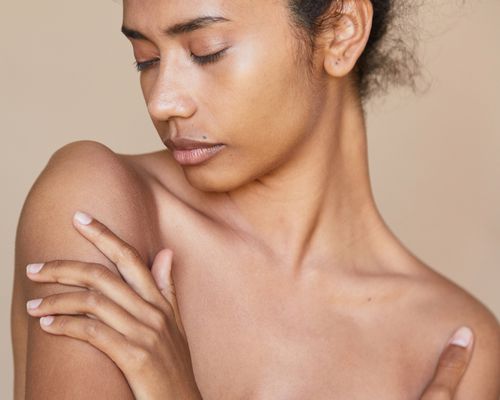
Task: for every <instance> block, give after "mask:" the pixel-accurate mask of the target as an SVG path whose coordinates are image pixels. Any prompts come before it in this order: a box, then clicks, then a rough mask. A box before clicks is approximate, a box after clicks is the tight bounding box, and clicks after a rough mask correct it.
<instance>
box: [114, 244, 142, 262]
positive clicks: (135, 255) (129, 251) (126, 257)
mask: <svg viewBox="0 0 500 400" xmlns="http://www.w3.org/2000/svg"><path fill="white" fill-rule="evenodd" d="M117 259H118V260H119V261H130V260H132V261H137V260H140V259H141V257H140V255H139V252H138V251H137V250H136V249H135V248H134V247H132V246H129V245H128V244H124V245H122V246H121V247H120V250H119V252H118V254H117Z"/></svg>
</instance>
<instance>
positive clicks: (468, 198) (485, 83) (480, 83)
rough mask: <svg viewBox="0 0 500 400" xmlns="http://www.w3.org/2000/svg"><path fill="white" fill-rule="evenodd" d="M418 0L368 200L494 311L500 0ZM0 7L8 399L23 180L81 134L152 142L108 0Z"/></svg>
mask: <svg viewBox="0 0 500 400" xmlns="http://www.w3.org/2000/svg"><path fill="white" fill-rule="evenodd" d="M461 3H462V2H461V1H459V0H446V1H445V0H441V1H438V0H433V1H431V0H427V5H426V6H425V8H424V10H423V13H422V14H421V15H422V18H421V22H420V24H421V26H420V27H419V28H418V32H419V36H420V37H421V45H420V58H421V60H422V62H423V64H424V66H425V77H426V79H427V82H428V83H429V84H430V89H429V90H428V91H427V93H426V94H425V95H421V96H415V95H413V94H411V93H410V92H408V91H393V92H392V93H391V94H390V95H389V96H388V97H387V98H386V101H385V102H380V101H379V102H378V103H377V104H373V105H371V106H370V108H369V114H368V128H369V149H370V150H369V154H370V168H371V175H372V181H373V186H374V192H375V196H376V200H377V203H378V205H379V207H380V209H381V212H382V214H383V215H384V216H385V219H386V221H387V222H388V224H389V226H391V227H392V229H393V230H394V231H395V232H396V234H397V235H398V236H399V237H400V239H401V240H402V241H403V243H404V244H405V245H406V246H408V247H409V248H410V249H411V250H412V251H413V252H414V253H415V254H416V255H417V256H418V257H420V258H421V259H422V260H424V261H425V262H427V263H429V264H430V265H431V266H433V267H434V268H435V269H436V270H438V271H440V272H441V273H443V274H444V275H446V276H448V277H449V278H451V279H452V280H454V281H455V282H457V283H458V284H459V285H461V286H462V287H464V288H466V289H467V290H468V291H470V292H471V293H472V294H474V295H475V296H476V297H477V298H479V299H480V300H481V301H482V302H483V303H484V304H486V305H487V306H488V307H489V308H490V309H491V310H492V311H493V312H494V313H495V314H496V315H497V317H499V316H500V291H499V285H498V282H499V279H500V269H499V267H500V211H499V204H500V157H499V153H500V79H499V77H498V73H499V71H500V48H499V44H498V41H499V39H500V24H499V23H498V21H499V20H500V2H499V1H498V0H489V1H487V0H483V1H480V0H475V1H470V0H469V1H467V4H466V5H461ZM6 4H8V6H7V7H6ZM1 8H2V10H1V11H0V37H1V41H0V109H1V118H0V129H1V130H0V132H1V135H2V142H1V143H2V150H3V151H2V158H1V161H0V163H1V165H0V173H1V178H2V182H4V188H5V189H4V191H3V195H2V199H1V207H2V208H1V210H2V224H1V241H0V246H1V252H0V257H1V265H2V268H1V270H0V296H1V297H0V311H1V315H2V321H1V324H0V357H1V362H0V368H1V373H0V398H2V399H9V398H12V379H13V376H12V353H11V341H10V340H11V339H10V321H9V314H10V301H11V295H12V277H13V263H14V239H15V229H16V224H17V219H18V216H19V212H20V209H21V206H22V203H23V201H24V198H25V196H26V194H27V192H28V190H29V188H30V187H31V184H32V183H33V181H34V180H35V178H36V177H37V175H38V174H39V172H40V171H41V169H42V168H43V167H44V165H45V163H46V162H47V160H48V158H49V157H50V155H51V154H52V153H53V152H54V151H55V150H56V149H57V148H59V147H61V146H62V145H64V144H66V143H68V142H71V141H74V140H79V139H92V140H97V141H100V142H103V143H105V144H106V145H108V146H109V147H111V148H112V149H114V150H115V151H117V152H121V153H140V152H148V151H153V150H157V149H160V148H162V146H163V145H162V143H161V142H160V141H159V139H158V138H157V135H156V132H155V130H154V127H153V125H152V123H151V122H150V120H149V116H148V114H147V110H146V107H145V104H144V101H143V99H142V95H141V92H140V87H139V82H138V74H137V73H136V72H135V71H134V69H133V66H132V61H133V59H132V51H131V47H130V45H129V43H128V42H127V41H126V39H125V37H122V35H121V33H119V28H120V25H121V17H122V16H121V8H120V6H118V5H117V4H115V3H113V2H112V1H111V0H107V1H77V2H74V1H68V0H49V1H40V2H38V1H33V2H24V1H19V2H17V1H16V2H9V3H7V2H4V3H3V4H2V6H1Z"/></svg>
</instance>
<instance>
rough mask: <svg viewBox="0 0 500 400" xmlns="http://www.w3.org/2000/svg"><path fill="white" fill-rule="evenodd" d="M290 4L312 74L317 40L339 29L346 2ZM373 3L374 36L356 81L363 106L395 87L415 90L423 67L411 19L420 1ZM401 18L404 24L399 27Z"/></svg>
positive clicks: (356, 69) (323, 0) (360, 62)
mask: <svg viewBox="0 0 500 400" xmlns="http://www.w3.org/2000/svg"><path fill="white" fill-rule="evenodd" d="M286 1H288V8H289V11H290V13H291V17H292V18H291V22H292V24H291V25H292V28H293V32H294V33H295V34H296V36H297V38H298V39H299V41H300V42H301V46H300V49H302V50H303V51H301V52H299V54H300V56H301V57H306V61H307V62H308V64H309V72H310V71H311V68H312V54H313V53H314V50H315V39H316V37H317V36H318V34H320V33H321V32H322V31H324V30H325V29H330V28H331V27H332V26H333V27H334V26H335V23H336V22H337V21H338V19H340V17H341V16H342V10H343V7H344V0H286ZM371 3H372V5H373V20H372V27H371V31H370V36H369V39H368V42H367V44H366V47H365V49H364V51H363V53H362V55H361V56H360V57H359V59H358V60H357V62H356V66H355V67H354V70H353V77H352V78H353V83H354V84H355V87H356V88H357V90H358V92H359V96H360V100H361V102H362V103H363V104H364V103H365V102H366V101H367V100H368V99H369V98H371V97H372V96H374V95H380V94H382V93H385V92H387V89H388V87H389V86H391V85H392V86H411V87H412V88H413V90H415V88H416V85H415V81H416V78H417V77H418V76H419V75H420V63H419V60H418V58H417V56H416V55H415V48H416V43H417V42H416V36H415V30H414V29H413V27H414V24H412V23H411V22H412V21H411V19H410V17H411V16H415V11H416V7H418V6H419V5H420V1H419V0H371ZM332 8H333V9H332ZM400 17H403V21H402V23H400V24H399V25H398V22H399V18H400ZM331 24H333V25H331ZM396 28H397V29H396ZM406 33H409V34H410V35H409V36H408V35H406ZM407 36H408V37H407ZM304 44H305V46H304Z"/></svg>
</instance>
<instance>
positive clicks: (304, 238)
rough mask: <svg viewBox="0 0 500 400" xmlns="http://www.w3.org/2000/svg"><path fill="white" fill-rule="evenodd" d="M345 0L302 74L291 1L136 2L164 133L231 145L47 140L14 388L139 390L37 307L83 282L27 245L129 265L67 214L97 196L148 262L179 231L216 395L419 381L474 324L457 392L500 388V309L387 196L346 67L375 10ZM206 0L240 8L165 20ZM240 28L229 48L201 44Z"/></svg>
mask: <svg viewBox="0 0 500 400" xmlns="http://www.w3.org/2000/svg"><path fill="white" fill-rule="evenodd" d="M346 4H347V7H346V9H345V14H344V18H343V19H342V21H341V23H339V25H338V27H337V28H336V29H335V30H333V29H332V30H330V31H326V32H325V33H324V34H322V35H321V37H320V38H318V43H317V49H318V50H317V52H316V54H315V57H314V63H313V65H314V69H313V74H312V75H311V77H310V78H311V79H304V77H305V76H306V75H305V73H304V72H305V68H306V67H305V66H304V65H302V64H301V63H297V62H296V60H297V48H296V43H297V42H296V41H295V40H294V37H293V35H292V34H291V30H290V26H289V23H288V22H289V16H288V15H287V13H286V8H285V6H284V2H283V1H281V2H280V1H273V2H270V1H265V0H260V1H259V0H257V1H223V0H218V1H216V0H210V1H207V0H205V1H184V0H183V1H180V0H177V1H168V2H167V1H164V0H161V1H160V0H126V1H125V2H124V21H123V22H124V25H126V26H127V27H129V28H132V29H134V30H136V31H140V32H142V33H143V36H145V37H147V39H131V43H132V46H133V51H134V55H135V58H136V60H137V61H138V62H144V61H148V60H153V59H155V58H156V59H157V60H158V61H156V62H155V63H153V64H151V65H150V67H149V68H147V69H146V70H144V71H142V72H141V74H140V82H141V87H142V91H143V95H144V99H145V102H146V105H147V109H148V112H149V114H150V116H151V119H152V121H153V123H154V125H155V127H156V129H157V131H158V134H159V136H160V137H161V138H168V137H176V136H183V137H188V138H191V139H197V140H206V141H208V142H216V143H224V144H226V147H225V148H224V149H223V151H222V152H220V153H219V154H218V155H217V156H216V157H214V158H213V159H211V160H209V161H208V162H206V163H203V164H200V165H197V166H190V167H186V166H184V167H181V166H180V165H178V164H177V163H176V162H175V160H174V159H173V158H172V157H171V155H170V153H169V152H168V151H158V152H154V153H147V154H137V155H124V154H116V153H114V152H113V151H112V150H110V149H109V148H107V147H106V146H104V145H102V144H99V143H96V142H91V141H80V142H75V143H71V144H68V145H66V146H64V147H63V148H61V149H59V150H58V151H57V152H56V153H55V154H54V155H53V156H52V157H51V159H50V161H49V162H48V164H47V166H46V168H45V169H44V170H43V171H42V173H41V174H40V176H39V177H38V179H37V181H36V182H35V184H34V185H33V188H32V189H31V191H30V193H29V195H28V197H27V199H26V202H25V204H24V206H23V211H22V213H21V216H20V220H19V226H18V232H17V236H16V269H15V282H14V291H13V304H12V337H13V346H14V356H15V395H16V399H22V398H28V399H35V398H41V399H45V398H51V399H64V398H72V399H91V398H92V399H94V398H106V399H131V398H133V393H132V391H131V388H130V387H129V385H128V382H127V379H126V377H125V376H124V375H123V372H122V370H121V369H120V368H119V367H118V366H117V365H116V364H115V363H114V362H112V360H111V359H110V357H108V356H107V355H106V354H105V353H103V352H102V351H100V350H98V349H96V348H95V347H94V346H92V345H90V344H89V343H85V342H84V341H81V340H77V339H75V338H70V337H65V336H55V335H50V334H48V333H47V332H45V331H43V330H42V329H41V328H40V324H39V323H38V321H37V320H36V319H35V318H28V315H27V313H26V308H25V304H26V302H27V301H28V300H30V299H36V298H44V297H47V296H51V295H56V294H60V293H67V292H72V291H74V290H75V288H74V287H69V286H66V285H64V284H61V283H44V284H40V283H38V282H32V281H31V280H29V279H27V278H26V274H25V267H26V265H27V264H29V263H39V262H44V261H50V260H76V261H79V262H88V263H94V264H96V263H97V264H102V265H104V266H105V267H107V268H108V269H110V270H111V271H113V272H115V273H118V270H117V267H116V265H115V264H113V263H112V262H111V261H110V260H109V259H107V258H106V257H105V256H104V255H103V254H102V253H101V252H100V251H99V250H98V249H96V248H95V247H94V246H93V245H92V244H91V243H89V242H88V241H87V240H85V238H82V237H81V235H79V234H78V232H75V230H74V227H73V226H72V224H71V223H70V221H71V218H72V215H73V214H74V212H75V211H76V210H79V209H84V210H85V211H87V212H88V213H90V214H91V215H92V216H94V217H95V218H96V219H98V220H99V221H102V222H103V223H105V224H106V226H109V227H110V229H112V230H113V232H115V233H116V234H117V235H118V236H119V237H121V238H122V239H123V240H124V241H125V242H126V243H128V244H130V245H131V246H133V247H134V248H135V249H136V250H137V252H138V253H139V254H140V255H141V257H142V259H143V260H144V261H145V263H146V265H148V266H151V265H152V263H153V260H154V258H155V256H156V255H157V254H158V253H159V252H160V251H161V250H162V249H165V248H168V249H171V250H172V251H173V255H174V265H175V268H174V269H173V272H172V273H173V275H174V276H173V279H174V281H175V282H176V294H177V301H178V307H179V311H180V314H181V315H182V321H183V326H184V329H185V334H186V337H187V339H188V343H189V349H190V356H191V362H192V367H193V373H194V376H195V379H196V383H197V386H198V388H199V390H200V393H201V394H202V396H203V398H204V399H207V400H209V399H267V398H272V399H281V398H283V399H304V398H315V399H332V398H338V399H343V398H350V399H373V398H383V399H386V400H391V399H395V400H396V399H397V400H400V399H402V398H404V399H406V398H408V399H415V398H419V396H421V395H422V393H424V390H425V389H426V387H427V385H428V384H429V382H430V381H431V380H432V378H433V376H434V374H435V372H436V366H437V363H438V360H439V357H440V354H441V353H442V351H443V348H444V346H445V345H446V341H447V338H448V337H450V336H451V335H452V333H453V332H454V331H455V330H456V328H457V327H459V326H462V325H467V326H469V327H470V328H471V329H472V330H473V332H474V352H473V354H472V358H471V360H470V365H469V367H468V368H467V370H466V372H465V374H464V375H463V378H462V380H461V381H460V383H459V384H458V386H457V388H456V393H455V398H456V399H458V400H469V399H471V398H478V399H485V400H498V396H499V394H500V382H499V380H498V376H500V329H499V325H498V321H497V320H496V318H495V316H494V315H493V314H492V313H491V311H490V310H488V309H487V308H486V307H485V306H484V305H483V304H481V303H480V302H479V301H478V300H477V299H475V298H474V297H473V296H471V295H470V294H468V293H467V292H465V291H464V290H463V289H462V288H460V287H458V286H457V285H455V284H454V283H452V282H450V281H449V280H447V279H446V278H445V277H443V276H442V275H440V274H438V273H437V272H436V271H434V270H433V269H432V268H431V267H430V266H427V265H426V264H425V263H423V262H422V261H421V260H419V259H418V258H417V257H415V256H414V255H413V254H412V253H411V251H409V250H408V249H406V248H405V247H404V246H403V244H402V243H401V242H400V241H399V240H398V239H397V238H396V237H395V235H394V234H393V233H392V232H391V231H390V229H389V228H388V227H387V225H386V224H385V222H384V221H383V219H382V216H381V215H380V213H379V212H378V209H377V207H376V204H375V201H374V198H373V195H372V191H371V186H370V180H369V174H368V160H367V147H366V127H365V123H364V117H363V112H362V109H361V107H360V105H359V100H358V98H357V96H356V93H355V92H354V91H353V90H352V86H351V85H350V76H351V73H352V69H353V67H354V65H355V63H356V61H357V59H358V58H359V56H360V55H361V53H362V51H363V49H364V47H365V45H366V41H367V39H368V35H369V30H370V27H371V18H372V14H373V11H372V8H371V3H370V2H369V1H364V0H359V1H356V2H349V1H347V2H346ZM206 14H217V15H223V16H225V17H226V18H228V19H230V20H231V21H230V22H223V23H217V24H214V25H212V26H210V27H205V28H203V29H200V30H196V31H193V32H185V33H183V34H180V35H178V36H175V37H168V36H165V35H163V34H162V33H161V31H162V30H163V29H164V28H165V27H166V26H169V25H171V24H174V23H177V22H180V21H183V20H184V19H186V18H193V17H198V16H200V15H206ZM225 47H227V51H226V52H225V54H224V56H223V57H221V58H220V59H219V60H218V61H217V62H216V63H213V64H208V65H200V64H198V63H196V62H195V61H194V59H193V58H192V57H191V53H194V54H196V55H198V56H202V55H207V54H211V53H213V52H216V51H219V50H221V49H222V48H225ZM299 59H300V58H299ZM471 268H474V266H471ZM83 290H85V289H83ZM82 365H91V366H92V368H82Z"/></svg>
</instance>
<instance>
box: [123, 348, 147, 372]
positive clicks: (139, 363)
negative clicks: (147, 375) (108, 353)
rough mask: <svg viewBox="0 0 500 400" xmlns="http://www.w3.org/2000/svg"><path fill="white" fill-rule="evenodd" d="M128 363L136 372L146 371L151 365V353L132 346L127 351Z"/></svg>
mask: <svg viewBox="0 0 500 400" xmlns="http://www.w3.org/2000/svg"><path fill="white" fill-rule="evenodd" d="M129 361H130V362H129V363H128V365H130V366H131V367H132V369H134V370H136V371H141V370H147V366H148V365H149V364H150V363H151V353H150V352H149V351H148V350H147V349H145V348H143V347H140V346H133V347H131V348H130V351H129Z"/></svg>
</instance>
